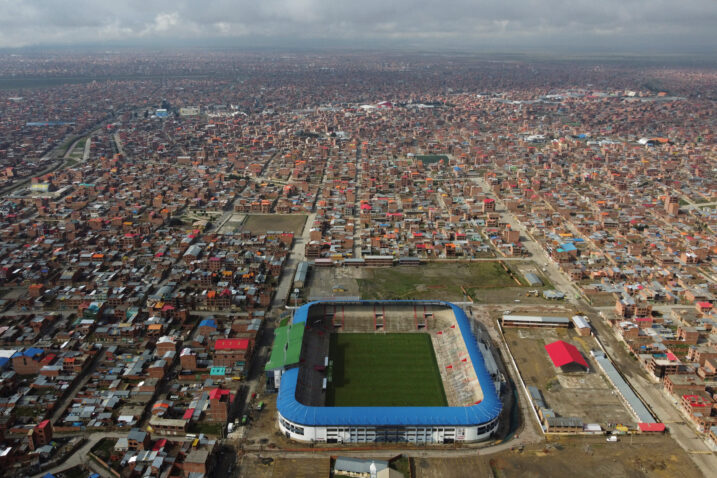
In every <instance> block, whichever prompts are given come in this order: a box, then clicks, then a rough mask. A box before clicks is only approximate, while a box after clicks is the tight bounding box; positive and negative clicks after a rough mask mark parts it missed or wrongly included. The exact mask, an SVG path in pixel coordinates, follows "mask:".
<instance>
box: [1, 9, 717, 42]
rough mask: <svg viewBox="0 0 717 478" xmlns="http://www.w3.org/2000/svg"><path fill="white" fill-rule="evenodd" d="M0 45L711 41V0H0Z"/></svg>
mask: <svg viewBox="0 0 717 478" xmlns="http://www.w3.org/2000/svg"><path fill="white" fill-rule="evenodd" d="M0 11H2V12H3V13H2V14H1V15H0V48H2V49H7V48H21V47H32V46H39V47H49V46H52V47H59V46H78V47H87V46H97V47H103V46H104V47H121V46H128V47H167V46H180V47H181V46H213V47H234V48H242V47H245V48H254V47H268V48H289V49H290V48H372V49H373V48H375V49H403V50H405V49H419V50H420V49H423V50H434V51H441V50H458V51H479V52H487V51H502V52H511V51H523V52H528V51H541V50H543V51H547V50H553V51H560V52H576V53H579V52H583V51H587V52H606V53H615V54H620V53H640V52H649V53H667V54H670V53H681V52H685V53H688V52H692V53H713V52H715V50H717V33H715V25H717V1H715V0H683V1H682V2H679V3H678V2H673V1H667V0H603V1H602V2H600V3H599V4H598V3H595V2H593V1H592V0H591V1H587V0H573V1H570V2H568V1H565V0H514V1H512V2H510V3H506V2H504V1H500V0H476V1H468V0H455V1H452V2H447V3H442V2H433V1H430V2H429V1H425V0H420V1H408V0H394V1H392V2H385V1H384V2H381V1H376V0H365V1H364V2H362V3H360V4H359V3H358V2H344V1H331V0H264V1H262V2H256V1H249V0H236V1H231V0H208V1H205V2H202V3H197V2H188V1H171V2H170V1H166V0H159V1H152V2H139V1H136V0H130V1H128V2H124V4H122V5H115V4H113V3H110V2H108V1H106V0H98V1H87V0H67V1H63V2H57V3H55V2H47V1H42V0H25V1H18V0H0Z"/></svg>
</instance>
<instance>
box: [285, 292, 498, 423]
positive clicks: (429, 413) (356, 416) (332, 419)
mask: <svg viewBox="0 0 717 478" xmlns="http://www.w3.org/2000/svg"><path fill="white" fill-rule="evenodd" d="M325 302H327V303H331V302H332V301H325ZM377 302H378V303H384V304H388V303H393V304H402V303H403V304H410V303H425V301H360V303H362V304H372V303H377ZM318 303H321V301H317V302H311V303H309V304H306V305H304V306H302V307H300V308H299V309H298V310H297V311H296V313H295V314H294V323H298V322H306V318H307V316H308V311H309V308H310V307H311V306H312V305H314V304H318ZM431 303H434V304H440V305H443V306H447V307H450V308H451V309H453V313H454V314H455V317H456V322H457V324H458V327H459V328H460V331H461V335H462V336H463V341H464V342H465V345H466V349H467V351H468V355H469V356H470V358H471V362H472V363H473V367H474V369H475V372H476V376H477V377H478V382H479V383H480V386H481V388H482V389H483V400H482V401H481V402H480V403H478V404H476V405H472V406H469V407H312V406H308V405H304V404H302V403H299V402H298V401H297V400H296V385H297V380H298V377H299V369H298V368H292V369H290V370H287V371H285V372H284V374H283V375H282V376H281V386H280V387H279V395H278V397H277V401H276V407H277V409H278V411H279V413H281V415H282V416H283V417H284V418H286V419H287V420H289V421H292V422H294V423H297V424H300V425H306V426H341V425H344V426H401V425H403V426H416V425H418V426H429V425H431V426H441V425H444V426H475V425H480V424H482V423H487V422H490V421H492V420H494V419H495V418H497V417H498V415H499V414H500V411H501V409H502V407H503V405H502V403H501V402H500V399H499V397H498V394H497V393H496V390H495V386H494V385H493V380H492V379H491V377H490V374H489V373H488V371H487V370H486V368H485V363H484V362H483V355H482V354H481V352H480V350H479V349H478V345H477V343H476V339H475V337H474V336H473V333H472V332H471V326H470V323H469V321H468V317H466V314H465V312H463V309H461V308H460V307H458V306H456V305H453V304H451V303H449V302H438V301H431Z"/></svg>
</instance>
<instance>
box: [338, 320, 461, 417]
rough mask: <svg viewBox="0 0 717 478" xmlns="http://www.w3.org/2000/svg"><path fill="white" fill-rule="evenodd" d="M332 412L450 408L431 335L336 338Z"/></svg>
mask: <svg viewBox="0 0 717 478" xmlns="http://www.w3.org/2000/svg"><path fill="white" fill-rule="evenodd" d="M329 359H330V360H332V361H333V367H332V369H331V377H332V379H331V382H330V383H329V384H328V387H327V388H328V389H327V393H326V406H329V407H420V406H424V407H445V406H448V402H447V401H446V394H445V392H444V390H443V383H442V381H441V375H440V373H439V371H438V365H437V364H436V356H435V354H434V352H433V345H432V344H431V338H430V336H429V335H428V334H380V333H378V334H351V333H346V334H331V342H330V348H329Z"/></svg>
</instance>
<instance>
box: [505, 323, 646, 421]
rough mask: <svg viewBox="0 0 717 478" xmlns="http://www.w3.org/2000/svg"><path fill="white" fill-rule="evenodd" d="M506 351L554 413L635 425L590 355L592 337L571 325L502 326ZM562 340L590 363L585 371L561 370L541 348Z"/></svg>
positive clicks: (528, 383) (527, 382) (592, 342)
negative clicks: (567, 371)
mask: <svg viewBox="0 0 717 478" xmlns="http://www.w3.org/2000/svg"><path fill="white" fill-rule="evenodd" d="M505 337H506V340H507V341H508V346H509V347H510V351H511V353H512V354H513V357H514V358H515V362H516V364H517V365H518V368H519V369H520V373H521V375H522V377H523V380H524V381H525V384H526V385H533V386H535V387H538V388H539V389H540V391H541V392H542V394H543V398H544V399H545V402H546V405H547V406H548V407H549V408H552V409H553V410H554V411H555V413H556V414H558V416H563V417H578V418H580V419H582V420H583V421H584V422H585V423H600V424H601V425H602V426H603V427H606V426H608V425H609V424H613V425H614V424H618V423H619V424H623V425H635V424H636V423H635V418H634V417H633V416H632V414H631V413H630V412H629V411H628V409H627V408H626V407H625V405H624V404H623V402H622V399H621V398H620V397H619V395H617V394H616V392H615V391H614V388H613V386H612V384H611V383H610V382H609V381H608V380H607V378H606V377H605V376H604V375H603V374H602V373H601V372H600V370H599V369H598V367H597V365H596V364H595V362H594V361H593V359H592V357H591V356H590V350H592V349H597V348H598V346H597V344H596V343H595V341H594V340H593V339H592V337H580V336H578V335H577V334H576V333H575V332H574V331H573V330H572V329H558V328H550V329H549V328H546V329H537V328H534V329H528V328H508V329H505ZM556 340H564V341H566V342H568V343H571V344H573V345H575V346H576V347H578V349H579V350H580V352H581V353H582V355H583V357H584V358H585V360H587V361H588V363H589V364H590V371H589V372H570V373H563V372H562V371H561V370H560V369H558V368H556V367H555V366H554V365H553V363H552V362H551V360H550V357H549V356H548V353H547V352H546V351H545V345H546V344H548V343H551V342H554V341H556Z"/></svg>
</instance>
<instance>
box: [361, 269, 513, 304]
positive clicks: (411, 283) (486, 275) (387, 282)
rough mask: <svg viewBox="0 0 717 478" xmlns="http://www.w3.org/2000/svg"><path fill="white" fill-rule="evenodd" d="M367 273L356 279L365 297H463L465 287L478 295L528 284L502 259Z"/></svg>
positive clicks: (377, 270)
mask: <svg viewBox="0 0 717 478" xmlns="http://www.w3.org/2000/svg"><path fill="white" fill-rule="evenodd" d="M364 273H365V274H366V275H367V277H363V278H361V279H357V281H358V285H359V292H360V294H361V297H362V298H363V299H426V300H428V299H441V300H462V299H463V290H465V291H466V293H467V294H468V295H469V296H471V297H473V298H476V292H477V291H479V290H480V289H492V288H506V287H522V286H524V285H525V284H524V283H523V282H522V281H521V279H520V278H519V277H518V275H517V274H515V273H514V272H513V270H511V269H510V268H508V270H506V269H505V268H504V267H503V265H501V263H500V262H499V261H485V262H473V263H430V264H425V265H423V266H420V267H418V268H417V267H411V266H406V267H401V266H399V267H385V268H375V269H374V268H370V269H369V268H367V269H364ZM514 277H515V278H514Z"/></svg>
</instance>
